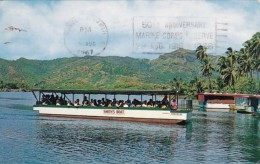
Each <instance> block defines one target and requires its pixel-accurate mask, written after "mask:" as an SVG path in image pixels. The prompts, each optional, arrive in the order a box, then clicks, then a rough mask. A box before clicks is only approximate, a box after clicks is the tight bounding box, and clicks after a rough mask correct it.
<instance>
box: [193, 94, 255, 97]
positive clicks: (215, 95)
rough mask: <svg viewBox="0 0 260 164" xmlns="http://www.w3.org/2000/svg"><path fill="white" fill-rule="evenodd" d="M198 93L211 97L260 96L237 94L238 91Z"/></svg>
mask: <svg viewBox="0 0 260 164" xmlns="http://www.w3.org/2000/svg"><path fill="white" fill-rule="evenodd" d="M198 95H203V96H207V97H208V96H210V97H234V98H243V97H245V98H246V97H255V98H260V95H255V94H237V93H199V94H198Z"/></svg>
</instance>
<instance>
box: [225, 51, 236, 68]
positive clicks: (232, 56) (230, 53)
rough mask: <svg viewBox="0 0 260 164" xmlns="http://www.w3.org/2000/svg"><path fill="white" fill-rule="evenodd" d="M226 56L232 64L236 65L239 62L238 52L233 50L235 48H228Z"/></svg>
mask: <svg viewBox="0 0 260 164" xmlns="http://www.w3.org/2000/svg"><path fill="white" fill-rule="evenodd" d="M226 54H227V57H228V58H229V60H230V64H234V63H235V62H236V61H237V51H235V50H233V48H231V47H229V48H227V51H226Z"/></svg>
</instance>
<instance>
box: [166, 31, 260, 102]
mask: <svg viewBox="0 0 260 164" xmlns="http://www.w3.org/2000/svg"><path fill="white" fill-rule="evenodd" d="M206 51H207V49H206V48H205V47H203V46H201V45H200V46H198V47H197V49H196V55H197V59H198V60H199V61H200V64H201V69H200V72H201V75H202V77H195V78H194V79H193V80H191V81H190V82H185V81H184V80H183V79H181V78H174V79H173V80H172V81H171V82H170V84H171V86H172V87H173V86H174V87H175V88H176V89H177V90H178V91H179V92H180V94H185V95H187V96H188V97H195V96H196V95H197V93H199V92H217V93H223V92H224V93H251V94H259V93H260V82H259V71H260V32H257V33H256V34H254V35H253V36H252V38H251V39H250V40H247V41H246V42H245V43H244V44H243V47H242V48H241V49H240V50H234V49H233V48H232V47H229V48H227V50H226V56H221V57H219V58H218V60H217V64H216V65H214V64H213V63H212V61H211V59H210V58H209V56H208V54H207V52H206Z"/></svg>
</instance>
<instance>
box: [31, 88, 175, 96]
mask: <svg viewBox="0 0 260 164" xmlns="http://www.w3.org/2000/svg"><path fill="white" fill-rule="evenodd" d="M32 92H41V93H61V94H111V95H168V94H176V91H175V90H145V91H142V90H75V89H73V90H72V89H33V90H32Z"/></svg>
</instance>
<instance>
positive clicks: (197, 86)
mask: <svg viewBox="0 0 260 164" xmlns="http://www.w3.org/2000/svg"><path fill="white" fill-rule="evenodd" d="M190 86H191V87H192V88H195V90H196V92H197V93H200V92H203V88H202V83H201V81H200V79H199V78H198V77H197V76H196V77H194V79H192V80H191V81H190Z"/></svg>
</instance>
